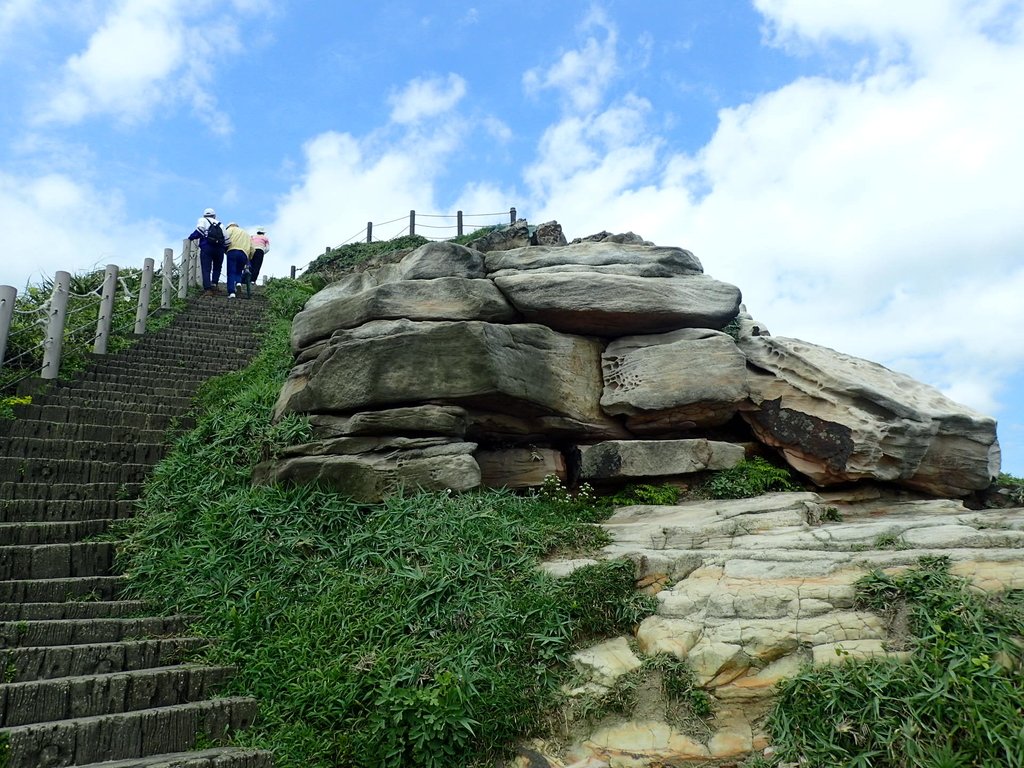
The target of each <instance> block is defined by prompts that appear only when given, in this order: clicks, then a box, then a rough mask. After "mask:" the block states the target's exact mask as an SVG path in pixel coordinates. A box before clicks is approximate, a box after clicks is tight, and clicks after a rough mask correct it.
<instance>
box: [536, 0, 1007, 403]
mask: <svg viewBox="0 0 1024 768" xmlns="http://www.w3.org/2000/svg"><path fill="white" fill-rule="evenodd" d="M875 5H876V6H877V7H875V8H874V9H873V11H870V12H869V11H866V10H865V9H864V7H863V3H860V2H857V3H852V2H839V3H827V4H821V3H817V2H812V1H811V0H758V2H757V7H758V8H759V9H760V10H761V12H762V13H763V14H764V15H765V26H766V29H767V30H768V31H769V39H770V40H771V41H772V42H773V44H779V45H783V44H784V45H787V46H794V47H798V46H804V47H805V48H806V47H808V46H810V47H815V46H827V45H828V44H829V42H830V41H833V40H843V41H846V42H857V43H861V44H863V45H864V46H865V48H864V50H865V51H866V52H867V53H868V54H870V53H871V52H874V54H877V55H869V56H868V61H867V62H866V63H864V62H862V63H861V65H860V66H858V67H854V68H852V69H851V71H852V72H853V74H852V75H850V76H848V77H847V78H845V79H833V78H825V77H817V78H802V79H798V80H796V81H794V82H792V83H789V84H788V85H785V86H784V87H781V88H778V89H777V90H774V91H771V92H767V93H764V94H762V95H760V96H758V97H756V98H754V99H752V100H750V101H749V102H747V103H743V104H737V105H734V106H732V107H730V108H727V109H723V110H722V111H721V112H720V114H719V124H718V127H717V130H716V132H715V134H714V135H713V137H712V138H711V139H710V141H709V142H708V143H707V144H706V145H705V146H704V147H703V148H702V149H701V150H700V151H699V152H697V153H694V154H692V155H688V154H684V153H681V152H678V151H675V152H674V151H673V150H672V148H671V146H670V145H669V144H668V142H667V141H665V140H664V139H662V138H660V137H659V136H658V135H657V132H656V131H653V130H651V129H650V127H649V124H650V123H652V122H654V121H653V120H652V119H651V118H650V115H651V114H653V112H654V110H656V109H657V108H658V104H657V101H656V100H655V101H654V104H653V105H651V104H649V103H647V102H645V101H643V100H640V99H633V101H632V102H631V103H628V102H621V101H620V102H619V103H613V104H603V105H601V106H600V108H598V109H595V110H592V111H591V112H589V113H586V114H569V115H566V116H565V117H564V118H563V119H562V120H561V121H560V122H559V123H558V124H556V125H553V126H551V127H550V128H549V129H548V130H547V131H546V132H545V134H544V137H543V139H542V140H541V142H540V145H539V147H538V162H537V163H536V164H535V165H533V166H531V167H530V169H529V174H528V176H527V178H529V179H531V180H532V182H533V183H532V185H531V190H532V191H533V193H534V199H533V201H532V203H533V204H534V205H535V206H536V208H537V209H538V210H537V216H538V218H540V219H544V218H558V219H559V221H561V222H562V223H563V226H565V227H566V230H567V233H568V234H569V236H570V237H572V236H574V235H583V234H589V233H590V232H594V231H598V230H600V229H612V230H615V231H625V230H626V229H633V230H634V231H637V232H639V233H640V234H642V235H644V236H645V237H648V238H650V239H653V240H654V241H656V242H659V243H662V244H673V245H682V246H684V247H688V248H691V249H692V250H694V251H695V252H696V253H697V255H698V257H700V258H701V259H702V261H703V262H704V265H705V268H706V270H707V271H708V272H709V273H710V274H712V275H714V276H715V277H718V278H720V279H724V280H728V281H730V282H733V283H735V284H737V285H739V286H740V287H741V288H742V289H743V290H744V293H745V300H746V303H747V305H748V307H749V308H750V310H751V311H752V312H753V313H754V314H755V315H756V316H757V317H758V319H759V320H761V321H763V322H764V323H765V324H766V325H767V326H768V327H769V328H770V329H771V330H772V332H773V333H776V334H777V335H788V336H797V337H800V338H804V339H806V340H808V341H812V342H816V343H821V344H825V345H827V346H833V347H835V348H837V349H840V350H842V351H844V352H848V353H851V354H856V355H860V356H863V357H867V358H870V359H874V360H878V361H881V362H883V363H886V364H889V365H891V366H892V367H898V369H900V370H906V371H908V372H910V373H911V374H913V375H915V376H917V377H918V378H921V379H923V380H925V381H928V382H930V383H933V384H936V385H938V386H941V387H943V388H944V389H945V390H946V391H948V392H950V393H954V394H956V395H957V396H959V397H961V398H966V399H967V404H968V405H971V406H973V407H975V408H979V409H981V410H983V411H986V412H992V411H998V409H999V407H1000V406H1001V404H1004V403H1005V398H1006V397H1008V396H1009V395H1010V394H1011V393H1010V392H1009V390H1008V389H1007V387H1006V385H1005V382H1006V381H1007V380H1008V379H1009V378H1010V377H1012V376H1014V375H1017V374H1019V373H1020V371H1021V370H1022V368H1024V337H1022V336H1021V334H1020V333H1019V330H1018V329H1019V328H1020V326H1021V324H1022V322H1024V311H1022V309H1021V306H1022V305H1021V304H1020V302H1019V300H1017V299H1016V298H1015V297H1017V296H1019V295H1020V290H1021V288H1022V286H1024V265H1021V264H1020V259H1019V254H1020V253H1021V251H1022V249H1024V219H1022V217H1021V216H1020V215H1019V210H1018V209H1019V205H1018V204H1017V201H1019V199H1020V195H1019V186H1020V182H1019V179H1020V178H1022V176H1024V145H1022V144H1021V142H1020V141H1019V140H1018V137H1019V136H1020V135H1021V132H1022V131H1024V103H1022V102H1021V101H1020V100H1019V99H1016V98H1014V97H1013V94H1014V93H1015V92H1016V90H1017V89H1018V84H1017V82H1016V77H1015V76H1014V75H1013V74H1012V73H1016V72H1021V71H1024V43H1022V38H1021V35H1020V34H1019V30H1020V29H1021V24H1022V22H1021V17H1022V16H1024V12H1022V9H1021V6H1020V3H1008V2H1000V1H999V0H985V1H983V2H969V1H968V0H942V2H937V3H934V4H933V3H928V4H927V12H926V11H925V9H923V8H922V4H921V3H905V4H904V3H901V4H896V5H893V4H891V3H884V2H882V1H881V0H878V2H877V3H875ZM908 7H912V8H913V9H914V12H911V11H910V10H908ZM933 10H934V13H933V12H932V11H933ZM996 21H999V22H1000V24H998V25H997V24H996ZM1007 29H1009V30H1014V32H1012V33H1008V32H1007V31H1006V30H1007ZM608 37H609V39H611V40H614V39H615V33H614V30H612V31H611V32H610V33H609V36H608ZM939 48H941V51H942V56H938V55H934V54H935V52H936V51H937V50H938V49H939ZM587 50H588V49H587V47H586V46H584V47H582V48H581V49H580V50H579V51H576V52H574V55H570V54H566V56H564V57H563V60H565V61H576V60H578V59H579V58H581V57H582V56H583V55H584V54H585V52H586V51H587ZM611 58H613V59H614V56H611ZM541 79H542V78H534V81H533V82H534V83H536V82H538V81H540V80H541ZM554 81H555V80H554V79H552V80H551V81H550V82H554ZM544 82H548V81H544ZM530 85H531V83H529V82H528V83H527V87H530ZM576 106H577V107H583V106H584V105H582V104H578V105H576ZM623 113H627V114H625V115H624V114H623Z"/></svg>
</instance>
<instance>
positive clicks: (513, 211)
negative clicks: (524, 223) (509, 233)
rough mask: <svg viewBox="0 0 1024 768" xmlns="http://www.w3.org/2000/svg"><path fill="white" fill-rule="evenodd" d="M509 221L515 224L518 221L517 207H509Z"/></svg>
mask: <svg viewBox="0 0 1024 768" xmlns="http://www.w3.org/2000/svg"><path fill="white" fill-rule="evenodd" d="M508 223H509V224H515V223H516V209H515V208H509V209H508Z"/></svg>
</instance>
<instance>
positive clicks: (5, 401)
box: [0, 395, 32, 419]
mask: <svg viewBox="0 0 1024 768" xmlns="http://www.w3.org/2000/svg"><path fill="white" fill-rule="evenodd" d="M31 404H32V396H31V395H22V396H18V395H11V396H10V397H0V419H13V418H14V406H16V405H31Z"/></svg>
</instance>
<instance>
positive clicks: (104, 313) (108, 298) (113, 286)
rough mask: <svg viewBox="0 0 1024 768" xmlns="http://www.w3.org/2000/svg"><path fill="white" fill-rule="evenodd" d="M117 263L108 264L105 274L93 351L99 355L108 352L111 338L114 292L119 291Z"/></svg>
mask: <svg viewBox="0 0 1024 768" xmlns="http://www.w3.org/2000/svg"><path fill="white" fill-rule="evenodd" d="M117 272H118V269H117V264H107V271H106V273H105V274H104V276H103V293H102V294H101V297H100V316H99V319H98V320H97V321H96V341H95V342H93V345H92V351H93V352H95V353H96V354H97V355H105V354H107V341H108V340H109V339H110V326H111V325H112V324H113V322H114V294H116V293H117Z"/></svg>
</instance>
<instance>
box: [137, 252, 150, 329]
mask: <svg viewBox="0 0 1024 768" xmlns="http://www.w3.org/2000/svg"><path fill="white" fill-rule="evenodd" d="M153 264H154V261H153V259H146V260H145V261H144V262H142V287H140V288H139V308H138V309H137V310H136V311H135V335H136V336H141V335H142V334H144V333H145V332H146V318H147V317H149V295H150V294H151V293H152V292H153Z"/></svg>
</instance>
